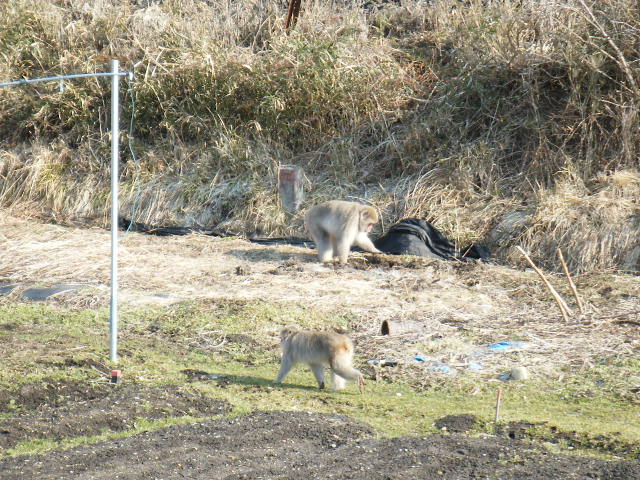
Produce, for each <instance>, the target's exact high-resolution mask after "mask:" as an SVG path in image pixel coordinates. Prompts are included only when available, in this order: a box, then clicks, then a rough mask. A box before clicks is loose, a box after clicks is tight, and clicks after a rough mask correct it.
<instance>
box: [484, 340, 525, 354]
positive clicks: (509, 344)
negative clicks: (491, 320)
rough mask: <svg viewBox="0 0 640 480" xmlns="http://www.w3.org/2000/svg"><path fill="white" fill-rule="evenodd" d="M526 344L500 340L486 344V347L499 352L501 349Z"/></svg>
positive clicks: (519, 346)
mask: <svg viewBox="0 0 640 480" xmlns="http://www.w3.org/2000/svg"><path fill="white" fill-rule="evenodd" d="M524 346H526V343H525V342H510V341H506V340H505V341H502V342H497V343H492V344H491V345H487V348H489V349H491V350H493V351H494V352H500V351H502V350H509V349H514V348H523V347H524Z"/></svg>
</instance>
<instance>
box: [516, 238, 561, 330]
mask: <svg viewBox="0 0 640 480" xmlns="http://www.w3.org/2000/svg"><path fill="white" fill-rule="evenodd" d="M516 248H517V249H518V251H519V252H520V253H522V255H524V258H525V259H526V260H527V262H529V265H531V267H532V268H533V269H534V270H535V271H536V273H537V274H538V275H539V276H540V278H541V279H542V281H543V282H544V284H545V285H546V286H547V288H548V289H549V291H550V292H551V295H552V296H553V298H554V300H555V301H556V303H557V304H558V307H559V308H560V312H561V313H562V316H563V317H564V321H565V322H568V321H569V315H573V312H572V311H571V309H570V308H569V306H568V305H567V303H566V302H565V301H564V300H563V299H562V297H561V296H560V294H559V293H558V292H557V291H556V289H555V288H553V285H551V284H550V283H549V280H547V277H545V276H544V273H542V270H540V269H539V268H538V267H537V266H536V264H535V263H533V260H531V258H530V257H529V255H527V252H525V251H524V250H523V249H522V247H520V246H519V245H518V246H516Z"/></svg>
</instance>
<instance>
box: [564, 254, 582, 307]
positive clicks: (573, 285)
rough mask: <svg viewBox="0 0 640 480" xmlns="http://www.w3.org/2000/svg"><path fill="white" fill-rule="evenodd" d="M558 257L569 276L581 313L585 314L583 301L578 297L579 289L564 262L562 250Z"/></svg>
mask: <svg viewBox="0 0 640 480" xmlns="http://www.w3.org/2000/svg"><path fill="white" fill-rule="evenodd" d="M558 257H560V263H561V264H562V270H564V274H565V275H566V276H567V280H568V281H569V286H570V287H571V291H572V292H573V296H574V297H576V303H577V304H578V308H579V309H580V313H581V314H584V304H583V303H582V299H581V298H580V296H579V295H578V289H577V288H576V284H575V283H573V279H572V278H571V275H570V274H569V268H568V267H567V264H566V262H565V261H564V255H562V250H560V249H558Z"/></svg>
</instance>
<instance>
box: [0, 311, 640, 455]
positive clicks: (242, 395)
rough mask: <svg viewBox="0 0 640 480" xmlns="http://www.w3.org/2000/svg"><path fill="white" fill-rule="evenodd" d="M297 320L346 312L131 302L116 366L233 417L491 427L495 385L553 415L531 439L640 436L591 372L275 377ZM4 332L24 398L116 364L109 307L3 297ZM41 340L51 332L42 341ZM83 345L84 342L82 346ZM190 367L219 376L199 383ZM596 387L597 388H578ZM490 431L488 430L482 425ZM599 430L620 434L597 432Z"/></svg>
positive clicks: (627, 411)
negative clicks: (201, 397) (524, 378)
mask: <svg viewBox="0 0 640 480" xmlns="http://www.w3.org/2000/svg"><path fill="white" fill-rule="evenodd" d="M293 319H295V322H294V323H296V324H298V325H301V326H304V327H312V328H322V327H324V328H329V327H332V326H340V327H348V325H349V318H348V317H344V316H332V315H329V314H326V313H320V312H317V311H313V310H311V309H306V308H302V307H299V306H293V307H292V306H290V305H281V304H274V303H264V302H240V301H233V302H187V303H181V304H177V305H174V306H171V307H166V308H160V307H154V308H144V309H135V310H134V309H126V310H125V311H123V312H122V323H121V342H120V347H121V351H120V355H121V359H120V363H119V365H118V367H119V368H120V369H121V370H122V371H123V381H124V382H136V383H143V384H145V385H165V384H175V385H186V384H189V385H190V387H188V388H192V389H194V390H195V391H197V392H201V393H203V394H205V395H206V396H208V397H210V398H212V399H224V400H226V401H228V402H229V404H230V405H231V406H232V415H239V414H243V413H248V412H251V411H254V410H302V411H313V412H326V413H339V414H345V415H349V416H352V417H355V418H357V419H360V420H362V421H365V422H367V423H369V424H371V425H372V426H373V427H375V428H376V429H377V430H378V432H379V434H380V435H381V436H397V435H425V434H429V433H436V432H438V430H437V428H436V427H435V426H434V421H435V420H437V419H439V418H441V417H444V416H447V415H456V414H463V413H464V414H472V415H474V416H476V417H477V418H478V419H479V420H480V421H481V422H483V424H486V425H490V422H491V421H492V420H493V416H494V405H495V395H496V391H497V389H498V388H500V389H502V390H503V393H504V395H503V400H502V409H501V421H502V422H514V421H521V422H528V423H531V424H544V426H542V427H536V428H538V430H532V431H531V433H530V434H529V437H530V438H534V439H538V440H544V441H546V440H548V439H549V438H551V436H552V435H551V434H554V435H556V436H557V432H558V431H560V432H575V433H573V434H572V435H573V436H568V437H567V438H568V439H569V440H567V442H566V445H567V448H572V449H586V450H594V451H597V452H600V453H601V452H602V451H603V450H604V447H603V445H614V447H615V448H613V447H612V448H613V450H614V451H615V452H628V451H629V449H627V450H625V448H626V447H625V446H626V445H628V444H632V443H633V442H636V443H637V442H640V428H639V427H638V425H637V418H638V417H639V416H640V407H639V406H638V405H637V404H634V403H633V402H632V401H625V400H624V399H623V398H621V397H620V396H619V395H615V394H614V393H613V392H611V391H610V390H608V389H606V388H605V389H600V390H598V389H597V388H596V387H597V386H598V384H597V383H594V380H593V378H592V377H589V376H584V377H577V376H576V377H572V379H571V380H572V381H571V382H564V381H563V382H560V381H551V380H545V379H536V380H531V381H529V382H526V383H515V382H510V383H504V382H499V383H498V382H496V381H495V380H494V379H490V378H484V377H482V376H477V377H476V376H472V375H471V374H460V375H458V376H456V377H447V378H446V379H444V380H443V381H442V382H441V383H439V384H438V385H437V386H435V387H432V388H428V389H426V390H425V389H420V388H417V387H416V386H415V385H411V383H410V382H409V381H406V380H401V379H402V378H405V379H406V377H403V376H400V375H399V376H398V377H397V378H393V375H391V377H388V378H385V379H384V380H380V381H377V382H376V381H374V380H371V379H369V380H368V381H367V390H366V392H365V393H364V394H359V393H358V391H357V389H356V387H355V385H353V384H349V385H348V387H347V389H346V390H344V391H342V392H333V391H331V390H325V391H320V390H318V389H317V387H316V384H315V379H314V377H313V375H312V374H311V372H310V371H309V369H308V368H307V367H306V366H302V365H301V366H298V367H296V368H294V370H293V371H292V372H291V373H290V375H289V376H288V377H287V379H286V381H285V383H284V384H283V385H280V386H274V385H273V384H272V381H273V379H274V378H275V375H276V373H277V370H278V365H279V355H278V349H277V346H278V338H277V333H278V330H279V328H280V327H281V326H282V325H286V324H289V323H293V322H292V320H293ZM0 331H1V332H2V333H1V334H0V341H2V342H3V344H4V345H3V347H4V348H3V349H4V350H5V351H6V357H5V358H6V360H5V365H4V368H3V371H2V376H1V377H0V388H1V389H4V391H5V394H6V392H7V391H8V392H11V391H13V392H15V395H16V398H18V395H19V391H20V388H22V387H24V386H25V385H38V384H39V383H41V382H43V381H44V380H45V379H52V378H53V379H66V380H69V379H73V380H77V381H86V382H92V381H96V380H97V379H98V378H100V377H101V374H100V372H99V371H97V369H96V368H93V367H92V365H94V366H95V364H102V365H104V366H107V367H108V366H109V362H108V360H107V359H108V336H107V334H108V315H107V313H106V312H102V311H98V312H92V311H84V312H76V311H66V310H64V309H62V308H60V307H56V306H48V305H44V304H29V305H14V306H11V305H3V306H2V307H1V308H0ZM212 332H213V333H212ZM9 333H10V335H11V340H12V341H11V342H10V341H9V337H8V335H9ZM43 338H46V339H48V340H47V341H46V342H43V340H42V339H43ZM51 343H55V348H51ZM24 346H27V347H28V349H29V352H30V353H29V354H28V355H22V354H21V353H20V352H21V351H22V348H23V347H24ZM79 346H82V347H83V348H82V349H77V347H79ZM90 360H91V361H93V362H94V363H93V364H92V363H90ZM619 367H620V366H619V365H618V366H616V365H612V366H611V367H610V368H609V369H607V367H606V366H604V365H603V366H601V367H600V369H603V370H602V371H601V370H599V371H598V372H597V373H598V377H602V376H603V375H604V374H606V375H608V376H612V375H613V372H614V371H615V369H616V368H619ZM625 368H634V369H636V371H637V368H638V365H637V362H636V363H634V362H633V361H631V360H630V361H629V362H628V363H627V364H625ZM190 371H200V372H205V373H207V374H215V375H221V377H219V378H215V379H212V380H206V381H202V379H200V381H196V380H193V378H191V376H190V375H189V372H190ZM189 382H192V383H189ZM474 384H475V385H481V388H478V389H475V391H473V390H472V389H471V388H470V387H471V385H474ZM587 390H588V391H590V392H591V393H590V396H585V395H579V394H578V392H580V391H583V392H584V391H587ZM16 408H18V409H19V406H16ZM6 410H7V412H8V416H10V415H11V412H12V411H13V410H11V409H10V408H9V405H7V408H6ZM5 416H7V415H5ZM189 421H194V419H191V418H188V417H175V418H174V417H171V418H169V419H166V420H163V421H160V422H157V421H146V420H141V421H140V422H139V423H138V424H137V425H136V427H135V428H133V429H130V430H127V431H126V432H123V433H118V434H113V433H109V432H105V433H104V434H102V435H99V436H96V437H86V438H85V437H82V438H74V439H71V440H68V441H67V440H65V441H63V442H53V443H52V442H51V441H49V440H34V441H29V442H24V443H23V444H21V445H19V446H18V447H16V448H14V449H12V450H11V451H9V452H7V453H9V454H12V455H18V454H27V453H34V452H38V451H43V450H46V449H51V448H67V447H69V446H75V445H79V444H82V443H86V442H94V441H98V440H101V439H106V438H115V437H117V436H127V435H133V434H135V433H138V432H140V431H142V430H144V429H149V428H161V427H163V426H168V425H172V424H175V423H185V422H189ZM554 429H556V430H554ZM481 431H491V428H489V427H483V428H482V429H481ZM476 433H477V432H476ZM598 436H601V437H602V438H606V439H613V440H615V442H617V443H615V442H613V443H612V441H609V440H602V439H601V440H600V441H598V440H594V438H595V439H597V438H598ZM560 446H562V445H560Z"/></svg>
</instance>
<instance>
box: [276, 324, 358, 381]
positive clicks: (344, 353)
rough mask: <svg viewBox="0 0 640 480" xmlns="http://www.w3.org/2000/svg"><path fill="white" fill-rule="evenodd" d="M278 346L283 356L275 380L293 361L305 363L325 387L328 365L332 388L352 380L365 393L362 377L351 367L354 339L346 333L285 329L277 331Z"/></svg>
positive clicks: (283, 374) (279, 379)
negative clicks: (325, 371)
mask: <svg viewBox="0 0 640 480" xmlns="http://www.w3.org/2000/svg"><path fill="white" fill-rule="evenodd" d="M280 346H281V347H282V359H281V361H280V371H279V372H278V377H277V378H276V380H275V383H281V382H282V381H283V380H284V378H285V377H286V376H287V374H288V373H289V371H290V370H291V368H293V366H294V365H295V364H296V363H306V364H308V365H309V367H310V368H311V371H312V372H313V374H314V375H315V377H316V380H317V381H318V387H319V388H324V367H325V366H328V367H329V368H330V369H331V372H332V377H333V378H332V381H333V389H334V390H341V389H343V388H344V387H345V383H346V382H345V381H346V380H351V381H353V382H357V384H358V389H359V390H360V392H361V393H362V392H364V377H363V376H362V373H360V372H359V371H358V370H356V369H355V368H353V342H352V341H351V339H350V338H349V337H347V336H346V335H341V334H339V333H335V332H312V331H309V330H297V329H295V328H285V329H283V330H282V331H281V332H280Z"/></svg>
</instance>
